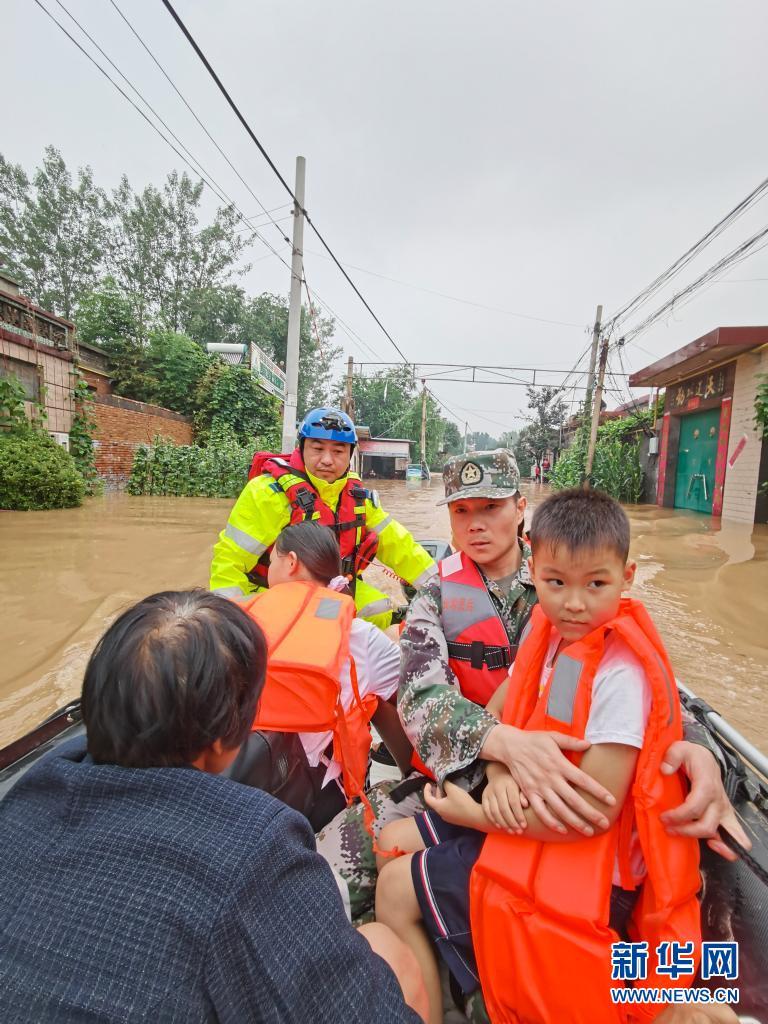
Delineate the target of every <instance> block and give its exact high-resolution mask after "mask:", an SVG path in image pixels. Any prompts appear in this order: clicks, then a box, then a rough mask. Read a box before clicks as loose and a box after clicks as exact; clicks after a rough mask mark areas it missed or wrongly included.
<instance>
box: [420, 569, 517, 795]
mask: <svg viewBox="0 0 768 1024" xmlns="http://www.w3.org/2000/svg"><path fill="white" fill-rule="evenodd" d="M437 569H438V572H439V574H440V593H441V603H442V615H441V622H442V626H443V634H444V636H445V639H446V641H447V644H448V664H449V665H450V667H451V671H452V672H453V673H454V675H455V676H456V678H457V679H458V681H459V688H460V690H461V693H462V696H463V697H466V698H467V699H468V700H471V701H474V703H475V704H479V705H480V706H481V707H485V705H486V704H487V703H488V701H489V700H490V699H491V697H492V696H493V695H494V693H495V692H496V690H497V689H498V687H499V686H500V685H501V684H502V683H503V682H504V680H505V679H506V677H507V672H508V671H509V666H510V665H511V664H512V662H513V661H514V660H515V654H516V653H517V645H516V644H515V645H514V646H513V645H512V644H510V642H509V637H508V636H507V631H506V629H505V628H504V624H503V622H502V621H501V618H500V617H499V613H498V612H497V610H496V606H495V605H494V603H493V601H492V600H491V595H490V594H489V593H488V588H487V586H486V585H485V580H484V579H483V577H482V574H481V572H480V570H479V569H478V567H477V566H476V565H475V563H474V562H473V561H472V559H471V558H470V557H469V556H468V555H466V554H464V552H463V551H455V552H454V553H453V554H452V555H449V556H448V557H447V558H444V559H443V560H442V561H441V562H439V563H438V567H437ZM411 764H412V765H413V767H414V768H417V769H418V770H419V771H420V772H421V773H422V774H423V775H427V776H429V778H434V775H433V774H432V772H431V771H430V770H429V768H427V766H426V765H425V764H424V762H423V761H422V760H421V758H420V757H419V755H418V754H416V753H414V754H413V756H412V758H411Z"/></svg>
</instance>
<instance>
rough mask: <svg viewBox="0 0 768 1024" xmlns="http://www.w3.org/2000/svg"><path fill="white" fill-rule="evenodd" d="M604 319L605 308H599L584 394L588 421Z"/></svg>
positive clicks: (593, 331) (593, 332)
mask: <svg viewBox="0 0 768 1024" xmlns="http://www.w3.org/2000/svg"><path fill="white" fill-rule="evenodd" d="M602 319H603V307H602V306H598V307H597V312H596V313H595V326H594V327H593V328H592V349H591V351H590V353H589V372H588V374H587V390H586V392H585V394H584V413H583V418H584V419H586V417H587V415H588V414H589V413H590V409H591V408H592V388H593V387H594V383H595V364H596V363H597V345H598V342H599V341H600V322H601V320H602Z"/></svg>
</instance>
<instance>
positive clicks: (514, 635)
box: [398, 543, 536, 782]
mask: <svg viewBox="0 0 768 1024" xmlns="http://www.w3.org/2000/svg"><path fill="white" fill-rule="evenodd" d="M521 548H522V556H523V557H522V562H521V564H520V569H519V570H518V572H517V573H516V575H515V576H514V577H513V578H512V581H511V584H510V585H509V590H508V592H507V589H506V587H505V588H504V589H502V587H501V586H499V584H498V583H496V582H495V581H494V580H489V579H486V580H485V582H486V586H487V587H488V592H489V593H490V595H491V600H492V601H493V603H494V605H495V606H496V608H497V610H498V612H499V616H500V618H501V621H502V622H503V624H504V627H505V629H506V631H507V634H508V635H509V639H510V643H517V642H518V640H519V634H520V632H521V629H522V625H523V624H524V623H525V621H526V619H527V616H528V612H529V611H530V609H531V607H532V606H533V605H534V604H535V602H536V591H535V590H534V588H533V583H532V581H531V578H530V574H529V572H528V561H527V560H528V558H529V557H530V553H531V552H530V549H529V548H528V546H527V545H526V544H524V543H521ZM441 615H442V599H441V590H440V578H439V576H435V577H433V578H432V579H431V580H430V581H429V582H428V583H427V584H426V586H425V587H424V588H423V589H422V590H421V591H420V592H419V594H418V595H417V597H415V598H414V600H413V602H412V603H411V606H410V608H409V609H408V616H407V618H406V623H405V629H404V630H403V634H402V637H401V639H400V651H401V662H400V689H399V693H398V709H399V711H400V717H401V719H402V721H403V726H404V728H405V731H406V733H407V734H408V737H409V739H410V740H411V743H413V745H414V747H415V748H416V752H417V753H418V755H419V757H420V758H421V759H422V761H423V762H424V764H426V765H427V767H428V768H429V769H430V770H431V771H432V772H434V774H435V776H436V777H437V779H438V780H439V781H440V782H442V781H443V779H444V778H445V777H446V776H447V775H452V774H453V773H454V772H458V771H461V770H462V769H463V768H466V767H467V766H469V765H471V764H473V763H474V762H475V761H476V760H477V759H478V756H479V753H480V749H481V747H482V746H483V743H484V742H485V738H486V736H487V735H488V733H489V732H490V730H491V729H492V728H493V726H494V725H496V724H497V720H496V719H495V718H493V716H492V715H490V714H488V712H487V711H486V710H485V709H484V708H482V707H480V705H478V704H475V703H474V702H473V701H471V700H468V699H467V698H466V697H463V696H462V694H461V691H460V689H459V683H458V680H457V678H456V676H455V675H454V673H453V671H452V670H451V668H450V666H449V664H448V646H447V642H446V639H445V635H444V633H443V626H442V621H441Z"/></svg>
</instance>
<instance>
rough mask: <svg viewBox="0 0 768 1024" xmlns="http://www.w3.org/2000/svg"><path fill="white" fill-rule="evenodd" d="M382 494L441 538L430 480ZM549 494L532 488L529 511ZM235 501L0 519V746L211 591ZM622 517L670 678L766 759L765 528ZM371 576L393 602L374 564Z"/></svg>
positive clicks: (653, 513) (117, 497) (662, 516)
mask: <svg viewBox="0 0 768 1024" xmlns="http://www.w3.org/2000/svg"><path fill="white" fill-rule="evenodd" d="M376 486H377V487H378V489H379V492H380V494H381V497H382V504H383V505H384V507H385V508H386V509H387V511H389V512H391V513H392V514H393V515H394V516H395V517H396V518H398V519H399V520H401V522H403V523H404V524H406V525H407V526H408V527H409V528H410V529H411V530H412V531H413V533H414V534H415V535H416V536H418V537H422V538H427V537H442V538H445V539H448V537H449V533H450V531H449V526H448V513H447V510H446V509H445V507H444V506H443V507H440V508H436V507H435V501H436V500H437V498H438V497H440V494H441V487H440V482H439V480H438V478H433V481H432V486H431V487H426V486H425V487H424V488H423V489H422V488H418V489H407V488H406V485H405V484H404V483H403V482H401V481H385V480H384V481H383V480H377V481H376ZM524 488H525V485H524ZM546 492H547V488H546V487H541V486H539V487H536V488H534V487H533V486H529V487H528V489H527V491H526V493H527V496H528V498H529V500H530V501H531V503H532V504H535V503H536V502H537V501H539V500H540V499H541V497H542V496H543V494H546ZM231 504H232V503H231V502H230V501H229V500H218V499H202V498H200V499H189V498H132V497H129V496H128V495H125V494H108V495H105V496H104V497H101V498H96V499H91V500H90V501H88V502H87V503H86V504H85V505H84V506H83V507H82V508H80V509H69V510H64V511H59V512H27V513H21V512H0V566H2V570H1V572H0V745H3V744H5V743H7V742H9V741H10V740H12V739H15V738H16V737H17V736H19V735H21V734H22V733H23V732H25V731H26V730H28V729H30V728H32V727H33V726H34V725H36V724H37V723H38V722H39V721H41V720H42V719H43V718H44V717H45V716H46V715H48V714H50V713H51V712H52V711H54V710H55V709H56V708H57V707H59V706H60V705H62V704H64V703H66V702H67V701H68V700H69V699H71V698H72V697H75V696H77V695H78V693H79V690H80V684H81V681H82V674H83V668H84V665H85V661H86V659H87V657H88V654H89V653H90V651H91V649H92V648H93V645H94V643H95V642H96V640H97V639H98V637H99V636H100V635H101V634H102V633H103V631H104V629H105V627H106V626H107V624H108V623H109V622H110V621H111V620H112V619H113V618H114V616H115V615H116V614H117V613H118V612H120V611H121V610H122V609H124V608H126V607H128V606H129V605H130V604H131V603H132V602H134V601H136V600H137V599H139V598H141V597H144V596H146V595H147V594H150V593H153V592H155V591H158V590H166V589H184V588H187V587H193V586H205V585H206V583H207V580H208V566H209V563H210V557H211V549H212V546H213V543H214V540H215V539H216V535H217V533H218V531H219V530H220V529H221V528H222V526H223V524H224V523H225V522H226V518H227V515H228V512H229V508H230V506H231ZM628 513H629V516H630V520H631V523H632V555H633V557H634V558H635V559H636V560H637V562H638V576H637V582H636V584H635V587H634V591H633V593H634V596H636V597H639V598H642V599H643V600H644V601H645V602H646V605H647V607H648V608H649V610H650V612H651V614H652V615H653V617H654V619H655V621H656V623H657V626H658V628H659V630H660V632H661V635H662V636H663V638H664V640H665V642H666V643H667V645H668V648H669V652H670V655H671V658H672V663H673V665H674V666H675V670H676V673H677V675H678V678H679V679H680V680H681V681H682V682H684V683H686V684H687V685H688V686H689V687H690V688H691V689H693V690H695V691H696V692H697V693H698V694H699V695H701V696H703V697H705V698H706V699H707V700H708V701H709V702H710V703H711V704H712V705H713V706H714V707H715V708H717V710H719V711H720V712H721V713H723V714H724V715H725V716H726V717H727V718H729V719H730V720H731V721H732V723H733V724H734V725H735V726H736V727H737V728H738V729H740V730H741V731H742V732H743V733H744V734H745V735H746V736H747V737H748V738H749V739H751V740H752V741H753V742H754V743H756V744H757V745H758V746H759V747H761V749H763V750H764V751H768V527H757V528H754V529H753V528H751V527H749V526H746V525H741V524H736V523H724V522H720V521H719V520H713V519H711V518H710V517H709V516H704V515H697V514H695V513H689V512H679V511H672V510H671V509H659V508H657V507H655V506H644V505H638V506H634V507H631V508H629V509H628ZM369 578H370V579H371V582H375V583H377V584H379V585H381V586H382V587H383V588H384V589H386V590H387V591H388V592H389V593H391V594H394V595H397V596H398V597H401V594H400V590H399V586H398V585H397V583H396V582H395V581H394V580H392V579H390V578H388V577H387V576H386V575H385V574H384V573H383V572H382V571H381V570H379V569H375V568H374V569H373V570H371V572H370V574H369Z"/></svg>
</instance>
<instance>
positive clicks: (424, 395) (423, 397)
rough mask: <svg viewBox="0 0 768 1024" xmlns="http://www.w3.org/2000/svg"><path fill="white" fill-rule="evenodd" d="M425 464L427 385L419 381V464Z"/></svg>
mask: <svg viewBox="0 0 768 1024" xmlns="http://www.w3.org/2000/svg"><path fill="white" fill-rule="evenodd" d="M426 464H427V385H426V382H425V381H424V379H423V378H422V381H421V465H422V468H423V467H424V466H426Z"/></svg>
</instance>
